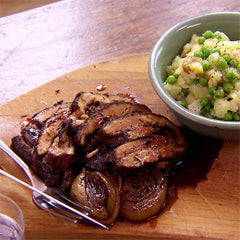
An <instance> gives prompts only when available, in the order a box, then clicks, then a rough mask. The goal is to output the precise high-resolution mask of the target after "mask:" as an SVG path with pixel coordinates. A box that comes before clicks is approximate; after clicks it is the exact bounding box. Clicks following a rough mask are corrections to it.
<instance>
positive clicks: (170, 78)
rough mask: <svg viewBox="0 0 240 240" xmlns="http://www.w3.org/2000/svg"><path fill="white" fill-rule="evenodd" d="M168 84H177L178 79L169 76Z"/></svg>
mask: <svg viewBox="0 0 240 240" xmlns="http://www.w3.org/2000/svg"><path fill="white" fill-rule="evenodd" d="M166 82H167V83H169V84H172V85H173V84H175V83H176V82H177V79H176V78H175V77H174V76H173V75H170V76H168V78H167V80H166Z"/></svg>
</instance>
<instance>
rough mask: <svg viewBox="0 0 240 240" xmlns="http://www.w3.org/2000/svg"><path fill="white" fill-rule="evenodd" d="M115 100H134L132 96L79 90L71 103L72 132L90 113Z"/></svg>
mask: <svg viewBox="0 0 240 240" xmlns="http://www.w3.org/2000/svg"><path fill="white" fill-rule="evenodd" d="M115 101H125V102H133V100H132V99H131V98H128V97H124V96H118V95H110V94H100V93H92V92H79V93H78V94H77V95H76V96H75V98H74V100H73V102H72V104H71V115H70V119H71V129H72V132H74V131H76V130H77V129H78V127H79V126H80V125H82V124H83V123H84V121H85V120H86V119H87V118H88V117H89V116H90V115H92V114H93V113H94V112H96V111H97V110H99V109H100V108H101V107H102V106H104V105H106V104H109V103H112V102H115Z"/></svg>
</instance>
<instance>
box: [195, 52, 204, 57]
mask: <svg viewBox="0 0 240 240" xmlns="http://www.w3.org/2000/svg"><path fill="white" fill-rule="evenodd" d="M194 57H200V58H203V52H202V51H196V52H194Z"/></svg>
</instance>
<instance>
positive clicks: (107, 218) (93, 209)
mask: <svg viewBox="0 0 240 240" xmlns="http://www.w3.org/2000/svg"><path fill="white" fill-rule="evenodd" d="M71 195H72V197H73V199H75V200H76V201H77V202H79V203H80V204H81V205H83V206H85V207H87V208H88V209H90V211H88V212H89V214H90V215H91V216H92V217H95V218H97V219H98V220H99V221H101V222H102V223H104V224H106V225H109V224H111V223H112V222H113V221H114V220H115V219H116V217H117V215H118V212H119V207H120V193H119V183H118V182H117V181H116V179H115V178H114V177H113V176H111V175H110V174H109V173H100V172H97V171H90V170H86V169H83V170H82V172H81V173H80V174H79V175H78V176H77V177H76V178H75V179H74V181H73V184H72V187H71Z"/></svg>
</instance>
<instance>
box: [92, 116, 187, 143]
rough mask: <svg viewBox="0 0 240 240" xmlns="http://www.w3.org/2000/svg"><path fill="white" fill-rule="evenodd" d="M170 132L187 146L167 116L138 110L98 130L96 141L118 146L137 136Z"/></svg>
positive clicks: (177, 141)
mask: <svg viewBox="0 0 240 240" xmlns="http://www.w3.org/2000/svg"><path fill="white" fill-rule="evenodd" d="M169 132H170V133H172V134H173V136H174V138H175V141H176V143H177V144H178V145H183V146H186V142H185V140H184V138H183V136H182V134H181V133H180V131H179V129H178V128H177V127H176V126H175V125H174V124H173V123H172V122H170V121H169V120H168V119H167V118H165V117H164V116H161V115H157V114H154V113H150V112H137V113H131V114H127V115H124V116H122V117H120V118H118V119H114V120H112V121H109V122H107V123H106V124H105V125H104V126H103V127H102V128H101V129H100V131H99V132H98V134H97V136H96V141H99V142H101V141H104V144H105V145H108V146H109V147H116V146H118V145H120V144H123V143H125V142H128V141H132V140H134V139H137V138H141V137H146V136H149V135H153V134H164V135H168V134H169Z"/></svg>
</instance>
